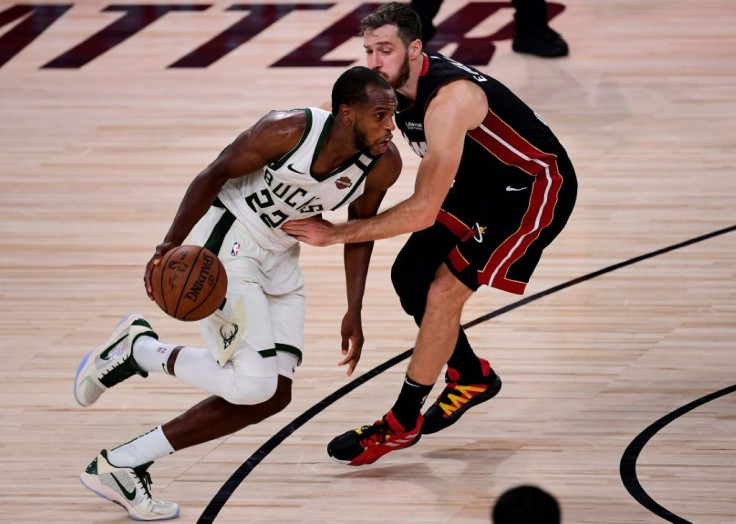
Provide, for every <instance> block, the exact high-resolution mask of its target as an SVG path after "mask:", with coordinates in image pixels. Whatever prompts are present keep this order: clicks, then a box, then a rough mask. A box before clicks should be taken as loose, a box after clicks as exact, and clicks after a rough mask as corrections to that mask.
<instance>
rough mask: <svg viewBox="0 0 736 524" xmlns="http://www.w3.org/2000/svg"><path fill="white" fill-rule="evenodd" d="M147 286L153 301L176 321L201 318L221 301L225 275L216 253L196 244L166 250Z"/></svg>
mask: <svg viewBox="0 0 736 524" xmlns="http://www.w3.org/2000/svg"><path fill="white" fill-rule="evenodd" d="M151 288H152V292H153V298H154V300H155V301H156V304H158V306H159V307H160V308H161V309H162V310H163V311H164V312H165V313H166V314H167V315H169V316H171V317H174V318H176V319H178V320H184V321H194V320H202V319H203V318H205V317H208V316H210V315H211V314H212V313H214V312H215V311H216V310H217V308H219V307H220V306H221V305H222V303H223V302H224V301H225V293H226V291H227V274H226V273H225V266H223V265H222V262H221V261H220V259H219V258H217V256H216V255H215V254H214V253H213V252H212V251H210V250H209V249H206V248H203V247H200V246H191V245H188V246H179V247H176V248H174V249H172V250H170V251H168V252H166V253H165V254H164V256H163V258H162V259H161V262H159V264H158V265H157V266H155V267H154V268H153V273H152V274H151Z"/></svg>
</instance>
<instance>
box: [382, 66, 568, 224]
mask: <svg viewBox="0 0 736 524" xmlns="http://www.w3.org/2000/svg"><path fill="white" fill-rule="evenodd" d="M426 55H427V56H426V57H425V59H424V66H423V68H422V72H421V76H420V78H419V83H418V88H417V97H416V100H413V101H412V100H409V99H408V98H407V97H405V96H403V95H402V94H401V93H397V97H398V100H399V108H398V111H397V113H396V124H397V127H398V128H399V129H400V130H401V133H402V134H403V135H404V138H405V139H406V140H407V141H408V142H409V144H410V146H411V148H412V149H413V150H414V152H415V153H417V154H418V155H419V156H424V154H425V153H426V151H427V143H426V138H425V135H424V116H425V113H426V109H427V106H428V105H429V103H430V102H431V101H432V99H433V98H434V96H435V95H436V93H437V91H438V90H439V89H440V88H441V87H442V86H444V85H446V84H448V83H450V82H454V81H457V80H468V81H471V82H473V83H474V84H476V85H478V86H480V87H481V88H482V89H483V91H484V92H485V93H486V97H487V99H488V114H487V116H486V118H485V119H484V120H483V122H482V123H481V125H479V126H478V127H477V128H475V129H472V130H470V131H468V132H467V134H466V136H465V143H464V149H463V155H462V159H461V162H460V166H459V168H458V171H457V173H456V175H455V181H454V184H453V187H452V189H451V190H450V192H449V194H448V196H447V198H446V199H445V202H444V203H443V205H442V208H443V209H444V210H445V211H447V212H449V213H451V214H452V215H453V216H455V217H457V218H459V219H460V220H462V221H464V222H466V223H468V221H469V223H471V224H472V223H473V217H474V215H475V213H474V210H478V208H486V209H487V206H488V205H489V202H490V201H492V200H497V199H500V201H501V202H502V203H503V202H505V200H506V199H505V198H504V197H505V196H508V192H510V191H513V190H515V189H517V188H520V187H531V185H532V184H533V181H534V179H535V178H536V177H537V175H539V174H543V173H546V174H549V172H550V170H553V171H558V167H559V169H563V168H564V167H567V166H569V172H570V173H569V174H570V176H571V177H573V178H574V172H573V171H572V165H571V164H570V162H569V159H568V158H567V154H566V153H565V150H564V148H563V147H562V145H561V144H560V142H559V141H558V140H557V138H556V137H555V135H554V134H553V133H552V131H551V130H550V129H549V127H547V125H546V124H545V123H544V122H543V121H542V120H541V119H540V118H539V117H538V116H537V115H536V114H535V113H534V111H532V110H531V109H530V108H529V106H527V105H526V104H525V103H524V102H523V101H522V100H520V99H519V98H518V97H517V96H516V95H514V94H513V93H512V92H511V91H510V90H509V89H508V88H507V87H506V86H504V85H503V84H501V83H500V82H499V81H497V80H495V79H494V78H492V77H490V76H488V75H486V74H483V73H481V72H479V71H477V70H475V69H473V68H471V67H468V66H466V65H464V64H461V63H459V62H457V61H455V60H452V59H451V58H448V57H446V56H444V55H441V54H439V53H433V52H426ZM560 161H561V162H560ZM558 164H559V166H558ZM526 194H527V195H529V192H526ZM519 196H521V195H519ZM527 203H528V204H530V203H529V201H527ZM494 207H497V208H498V207H499V205H497V204H494ZM500 207H503V206H500ZM498 211H499V212H502V210H501V209H498Z"/></svg>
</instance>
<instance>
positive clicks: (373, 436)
mask: <svg viewBox="0 0 736 524" xmlns="http://www.w3.org/2000/svg"><path fill="white" fill-rule="evenodd" d="M360 431H361V433H363V435H364V437H363V438H362V439H360V445H361V447H363V448H364V449H365V448H367V447H368V445H369V444H371V443H372V444H381V443H383V442H385V441H386V440H387V438H386V437H387V436H388V433H389V427H388V424H387V423H386V421H385V420H384V419H379V420H377V421H376V423H375V424H373V425H372V426H363V427H362V428H360Z"/></svg>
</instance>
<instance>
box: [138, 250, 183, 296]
mask: <svg viewBox="0 0 736 524" xmlns="http://www.w3.org/2000/svg"><path fill="white" fill-rule="evenodd" d="M175 247H176V245H175V244H173V243H172V242H162V243H161V244H159V245H157V246H156V252H155V253H154V254H153V256H152V257H151V260H149V261H148V264H146V272H145V273H144V274H143V284H144V285H145V286H146V294H147V295H148V298H149V299H150V300H151V301H153V300H154V299H153V287H152V286H151V275H152V274H153V268H154V267H156V266H157V265H159V264H160V263H161V258H162V257H163V256H164V255H165V254H166V252H168V251H171V250H172V249H174V248H175Z"/></svg>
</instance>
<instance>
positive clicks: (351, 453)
mask: <svg viewBox="0 0 736 524" xmlns="http://www.w3.org/2000/svg"><path fill="white" fill-rule="evenodd" d="M421 430H422V415H421V414H419V419H418V420H417V424H416V426H415V427H414V428H412V429H410V430H406V429H404V427H403V426H402V425H401V424H400V423H399V421H398V420H396V417H394V414H393V412H391V411H389V412H388V413H386V414H385V415H384V416H383V417H381V418H380V419H378V420H377V421H376V422H374V423H373V425H371V426H361V427H359V428H357V429H352V430H350V431H347V432H345V433H343V434H342V435H339V436H337V437H335V438H334V439H332V441H331V442H330V443H329V444H328V445H327V454H328V455H329V456H330V457H332V458H333V459H334V460H336V461H338V462H340V463H342V464H348V465H350V466H363V465H365V464H371V463H373V462H375V461H377V460H378V459H379V458H381V457H382V456H384V455H385V454H386V453H388V452H390V451H396V450H397V449H402V448H408V447H409V446H413V445H414V444H416V443H417V442H419V438H420V437H421Z"/></svg>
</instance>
